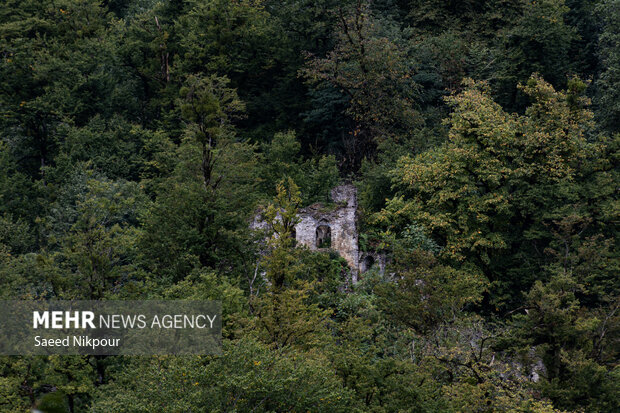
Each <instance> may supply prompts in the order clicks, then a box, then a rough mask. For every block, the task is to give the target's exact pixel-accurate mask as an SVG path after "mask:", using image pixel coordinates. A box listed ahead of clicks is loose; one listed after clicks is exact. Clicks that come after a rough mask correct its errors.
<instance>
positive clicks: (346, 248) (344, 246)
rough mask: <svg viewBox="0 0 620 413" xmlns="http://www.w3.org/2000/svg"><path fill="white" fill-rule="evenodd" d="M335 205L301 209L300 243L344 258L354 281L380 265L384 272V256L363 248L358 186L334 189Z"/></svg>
mask: <svg viewBox="0 0 620 413" xmlns="http://www.w3.org/2000/svg"><path fill="white" fill-rule="evenodd" d="M330 195H331V201H332V203H333V205H330V206H325V205H323V204H321V203H316V204H312V205H310V206H308V207H306V208H303V209H300V210H299V213H298V216H299V223H298V224H297V225H296V226H295V234H294V235H295V240H296V242H297V245H305V246H306V247H308V248H309V249H310V250H312V251H328V250H333V251H335V252H337V253H338V254H339V255H340V256H341V257H342V258H344V259H345V260H346V261H347V263H348V264H349V268H350V269H351V281H352V282H354V283H355V282H357V280H358V276H359V274H362V273H364V272H366V271H368V270H369V269H370V268H371V267H372V266H373V265H378V268H379V271H380V272H381V273H383V272H384V271H385V264H386V260H385V255H384V254H381V253H376V252H364V251H360V249H359V245H358V231H357V189H356V188H355V186H353V185H350V184H346V185H340V186H337V187H335V188H333V189H332V190H331V194H330ZM265 226H266V224H265V223H264V222H260V221H258V220H257V219H255V220H254V222H253V223H252V228H254V229H263V228H265Z"/></svg>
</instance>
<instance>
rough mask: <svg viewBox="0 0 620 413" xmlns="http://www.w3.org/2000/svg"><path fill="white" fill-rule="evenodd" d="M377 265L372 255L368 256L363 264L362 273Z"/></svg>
mask: <svg viewBox="0 0 620 413" xmlns="http://www.w3.org/2000/svg"><path fill="white" fill-rule="evenodd" d="M374 264H375V259H374V258H373V257H372V256H371V255H367V256H366V257H365V258H364V261H363V262H362V272H366V271H368V270H370V269H371V268H372V266H373V265H374Z"/></svg>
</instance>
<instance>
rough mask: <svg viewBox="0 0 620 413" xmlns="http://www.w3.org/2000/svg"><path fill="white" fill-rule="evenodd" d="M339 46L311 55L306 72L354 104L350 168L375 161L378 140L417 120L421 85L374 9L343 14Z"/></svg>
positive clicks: (349, 112) (350, 111) (351, 106)
mask: <svg viewBox="0 0 620 413" xmlns="http://www.w3.org/2000/svg"><path fill="white" fill-rule="evenodd" d="M338 19H339V30H338V32H337V41H336V46H335V48H334V50H333V51H331V52H329V53H328V54H327V56H326V57H325V58H321V57H312V56H310V57H309V60H308V64H307V66H306V68H305V69H304V70H303V71H302V74H303V75H304V76H305V77H306V78H308V80H309V81H310V82H312V83H315V84H317V86H318V87H319V88H321V87H324V86H325V85H329V86H331V87H333V88H336V89H337V90H338V91H339V92H340V93H342V94H344V95H345V96H346V98H347V100H348V107H347V110H346V113H347V115H348V116H349V117H350V120H351V127H350V129H349V130H348V131H347V134H348V136H347V140H346V141H345V143H344V144H345V156H346V163H347V166H348V168H349V169H351V170H357V169H359V166H360V162H361V160H362V159H363V158H365V157H373V156H372V154H373V152H374V148H375V145H376V144H377V142H379V141H381V140H384V139H390V138H394V137H397V136H398V135H400V134H402V133H403V132H404V131H406V130H407V129H408V128H410V127H412V126H413V125H414V122H415V120H416V113H415V96H416V89H417V87H416V85H415V83H414V82H413V81H412V79H411V74H412V73H411V67H410V64H409V61H408V60H407V59H406V57H405V56H404V54H403V53H402V51H401V50H400V49H399V48H398V47H397V45H396V43H395V42H394V41H393V40H391V39H390V38H388V37H387V36H386V35H385V34H384V33H382V32H381V31H380V29H379V28H378V21H377V19H376V18H375V17H374V16H373V15H372V12H371V11H370V9H369V7H368V5H367V4H366V3H364V2H362V1H358V2H357V3H356V5H355V7H354V8H353V10H351V11H348V10H347V9H345V8H339V10H338Z"/></svg>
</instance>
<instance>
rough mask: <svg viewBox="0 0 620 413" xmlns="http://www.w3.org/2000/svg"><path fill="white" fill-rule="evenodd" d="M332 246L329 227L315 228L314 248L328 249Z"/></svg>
mask: <svg viewBox="0 0 620 413" xmlns="http://www.w3.org/2000/svg"><path fill="white" fill-rule="evenodd" d="M331 246H332V230H331V228H330V227H329V225H319V226H318V227H316V247H317V248H330V247H331Z"/></svg>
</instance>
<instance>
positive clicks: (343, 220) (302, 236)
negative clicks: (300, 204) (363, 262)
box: [295, 185, 359, 271]
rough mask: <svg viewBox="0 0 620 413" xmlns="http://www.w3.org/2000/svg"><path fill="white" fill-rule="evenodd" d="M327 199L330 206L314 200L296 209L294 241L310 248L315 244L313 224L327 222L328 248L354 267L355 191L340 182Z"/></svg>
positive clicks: (355, 250)
mask: <svg viewBox="0 0 620 413" xmlns="http://www.w3.org/2000/svg"><path fill="white" fill-rule="evenodd" d="M331 200H332V202H334V204H335V205H334V206H333V207H330V208H326V207H324V206H323V205H321V204H314V205H311V206H309V207H307V208H304V209H302V210H300V211H299V218H300V222H299V223H298V224H297V226H296V227H295V233H296V240H297V243H298V244H303V245H306V246H307V247H308V248H310V249H311V250H317V249H319V248H318V246H317V238H316V235H317V228H318V227H319V226H321V225H326V226H329V228H330V233H331V245H330V248H331V249H333V250H334V251H336V252H338V253H339V254H340V256H341V257H342V258H344V259H345V260H346V261H347V263H348V264H349V267H351V269H352V270H355V271H357V269H358V258H359V252H358V245H357V242H358V234H357V227H356V212H357V191H356V188H355V187H354V186H353V185H340V186H337V187H335V188H334V189H332V191H331Z"/></svg>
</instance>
